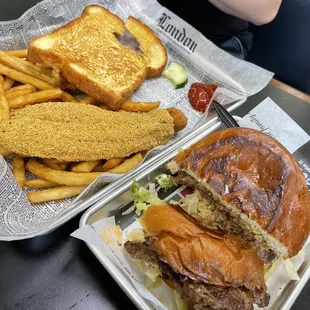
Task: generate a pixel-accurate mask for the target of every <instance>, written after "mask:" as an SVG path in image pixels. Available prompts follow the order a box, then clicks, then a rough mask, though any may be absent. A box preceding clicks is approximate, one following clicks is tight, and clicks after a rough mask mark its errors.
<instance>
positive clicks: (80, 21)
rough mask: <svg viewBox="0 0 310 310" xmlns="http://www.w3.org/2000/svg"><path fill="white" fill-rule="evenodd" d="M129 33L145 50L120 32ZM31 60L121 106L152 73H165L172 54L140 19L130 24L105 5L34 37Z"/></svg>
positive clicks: (91, 8)
mask: <svg viewBox="0 0 310 310" xmlns="http://www.w3.org/2000/svg"><path fill="white" fill-rule="evenodd" d="M126 27H127V28H128V31H129V32H130V33H131V34H132V35H133V36H134V37H135V38H136V39H137V41H138V42H139V43H140V46H141V50H142V52H143V53H137V52H135V51H133V50H131V49H129V48H128V47H126V46H124V45H122V44H121V43H120V42H119V41H118V39H117V37H116V35H121V36H122V35H123V34H124V31H125V29H126ZM27 57H28V58H29V59H30V60H32V61H34V62H36V63H38V64H41V65H43V66H47V67H52V68H54V69H58V70H59V71H60V72H61V74H62V75H63V76H64V77H65V78H66V79H67V80H68V81H69V82H70V83H72V84H73V85H74V86H76V87H77V88H78V89H80V90H82V91H84V92H85V93H87V94H88V95H90V96H92V97H94V98H95V99H97V100H99V101H102V102H104V103H105V104H107V105H109V106H110V107H111V108H112V109H114V110H117V109H119V108H120V107H121V106H122V104H123V102H124V101H125V100H126V99H128V98H129V97H130V96H131V94H132V93H133V92H134V91H135V90H136V89H137V88H139V87H140V86H141V84H142V83H143V81H144V79H145V78H146V77H155V76H158V75H160V74H161V73H162V71H163V69H164V67H165V65H166V62H167V55H166V51H165V48H164V46H163V44H162V43H161V41H160V40H159V39H158V38H157V37H156V36H155V34H154V33H153V32H152V30H151V29H150V28H148V27H147V26H146V25H144V24H143V23H142V22H140V21H139V20H137V19H135V18H129V20H128V21H127V24H126V25H125V24H124V22H123V21H122V20H121V19H120V18H118V17H117V16H116V15H114V14H112V13H111V12H109V11H108V10H106V9H105V8H103V7H100V6H88V7H86V8H85V10H84V11H83V13H82V15H81V17H79V18H77V19H75V20H73V21H71V22H70V23H68V24H66V25H64V26H63V27H60V28H59V29H57V30H55V31H53V32H52V33H50V34H47V35H43V36H41V37H38V38H36V39H34V40H32V41H31V43H30V45H29V49H28V56H27Z"/></svg>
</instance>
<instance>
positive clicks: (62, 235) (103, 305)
mask: <svg viewBox="0 0 310 310" xmlns="http://www.w3.org/2000/svg"><path fill="white" fill-rule="evenodd" d="M37 2H39V1H38V0H22V1H21V0H0V7H1V9H0V20H10V19H15V18H17V17H18V16H20V15H21V14H22V13H23V12H24V11H25V10H27V9H28V8H29V7H31V6H32V5H34V4H35V3H37ZM273 84H276V85H277V87H276V86H273V85H268V86H267V87H266V88H265V89H264V90H263V91H261V92H260V93H259V94H257V95H255V96H253V97H251V98H249V99H248V101H247V103H246V104H245V105H244V106H243V107H240V108H239V109H238V110H236V111H235V112H234V114H236V115H240V116H243V115H245V114H246V113H247V112H248V111H249V110H251V109H252V108H253V107H254V106H255V105H257V104H258V103H260V102H261V101H262V100H263V99H265V98H266V97H268V96H269V97H271V98H272V99H273V100H274V101H275V102H277V103H278V104H279V105H280V106H281V107H282V108H283V109H284V110H285V111H286V112H287V113H288V114H290V115H291V117H293V118H294V119H295V121H296V122H298V123H299V124H300V125H301V126H302V127H303V128H304V130H306V131H307V132H308V133H310V122H309V115H310V104H309V103H307V102H305V101H304V100H307V97H305V96H301V98H303V99H304V100H301V99H298V98H297V97H296V96H299V94H298V92H296V91H293V93H294V96H293V95H290V94H289V93H288V92H287V91H289V89H286V91H283V90H282V89H281V88H282V86H281V84H279V83H278V84H277V83H273ZM301 95H302V94H301ZM284 125H285V124H284ZM78 221H79V217H76V218H75V219H73V220H71V221H70V222H68V223H67V224H65V225H64V226H63V227H61V228H60V229H58V230H57V231H55V232H53V233H52V234H50V235H47V236H43V237H38V238H34V239H30V240H25V241H18V242H10V243H8V242H0V309H4V310H8V309H27V310H28V309H31V310H37V309H38V310H50V309H51V310H58V309H59V310H63V309H74V310H78V309H88V310H91V309H96V310H97V309H126V310H131V309H135V306H134V305H133V304H132V303H131V301H130V300H129V299H128V298H127V297H126V295H125V294H124V293H123V292H122V290H121V289H120V288H119V287H118V286H117V285H116V283H115V282H114V281H113V279H112V278H111V277H110V276H109V275H108V273H107V272H106V271H105V270H104V269H103V268H102V266H101V265H100V264H99V262H98V261H97V260H96V259H95V257H94V256H93V255H92V254H91V252H90V251H89V250H88V248H87V247H86V246H85V244H84V243H83V242H81V241H79V240H77V239H74V238H71V237H70V236H69V235H70V233H71V232H72V231H74V230H75V229H77V228H78ZM309 291H310V283H308V285H307V286H306V287H305V289H304V290H303V292H302V294H301V295H300V296H299V298H298V299H297V301H296V303H295V305H294V306H293V308H292V309H293V310H307V309H309V308H310V306H309V305H310V296H309V294H308V292H309Z"/></svg>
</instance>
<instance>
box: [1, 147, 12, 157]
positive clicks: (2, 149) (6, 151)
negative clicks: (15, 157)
mask: <svg viewBox="0 0 310 310" xmlns="http://www.w3.org/2000/svg"><path fill="white" fill-rule="evenodd" d="M10 154H11V152H10V151H8V150H6V149H4V148H2V147H0V155H1V156H3V157H5V156H9V155H10Z"/></svg>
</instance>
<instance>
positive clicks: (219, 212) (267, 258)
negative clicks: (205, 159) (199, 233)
mask: <svg viewBox="0 0 310 310" xmlns="http://www.w3.org/2000/svg"><path fill="white" fill-rule="evenodd" d="M173 182H174V184H175V185H187V186H190V187H192V188H193V189H197V190H199V191H200V192H201V193H203V194H204V198H205V199H206V200H208V202H209V203H210V205H211V206H212V207H211V208H210V210H211V211H212V215H213V220H214V224H216V225H218V227H217V228H221V229H224V230H225V231H228V232H230V233H233V234H237V235H239V236H240V237H241V238H242V239H243V240H244V241H245V242H247V243H251V244H253V246H254V247H255V249H256V250H257V254H258V255H259V257H260V258H261V259H262V261H263V262H264V263H270V262H272V261H273V260H274V259H275V258H276V256H277V255H276V253H275V252H274V251H272V250H271V249H269V248H268V245H267V244H266V242H265V240H264V239H263V238H262V237H261V236H260V235H258V234H254V233H253V232H252V231H251V230H248V229H246V225H244V223H242V222H241V223H240V220H239V218H236V217H233V216H231V215H230V214H229V212H227V211H226V209H225V207H224V206H223V205H222V204H221V202H220V201H218V200H216V199H215V198H214V197H213V195H212V193H211V192H210V191H208V189H207V188H205V187H204V186H202V185H201V184H200V183H198V182H197V181H196V180H195V179H194V178H192V177H191V176H189V175H188V174H186V173H185V172H183V171H180V172H179V173H178V175H176V176H175V177H174V178H173ZM201 223H202V224H205V223H204V222H203V221H202V222H201ZM209 227H210V226H209ZM211 228H212V227H211ZM213 228H214V227H213Z"/></svg>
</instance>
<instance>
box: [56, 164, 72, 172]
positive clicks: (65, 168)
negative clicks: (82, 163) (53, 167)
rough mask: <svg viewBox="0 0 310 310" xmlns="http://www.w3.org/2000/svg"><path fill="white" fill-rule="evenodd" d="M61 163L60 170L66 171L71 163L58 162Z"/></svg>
mask: <svg viewBox="0 0 310 310" xmlns="http://www.w3.org/2000/svg"><path fill="white" fill-rule="evenodd" d="M58 165H59V170H60V171H66V170H67V168H68V166H69V164H68V163H61V164H58Z"/></svg>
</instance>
